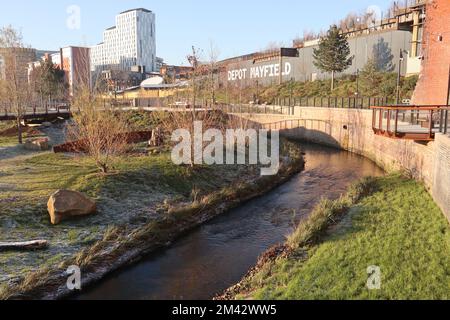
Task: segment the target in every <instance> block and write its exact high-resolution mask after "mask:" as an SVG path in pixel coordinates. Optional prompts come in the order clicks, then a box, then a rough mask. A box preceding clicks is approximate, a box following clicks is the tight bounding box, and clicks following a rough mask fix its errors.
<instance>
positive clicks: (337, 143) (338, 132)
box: [246, 107, 450, 221]
mask: <svg viewBox="0 0 450 320" xmlns="http://www.w3.org/2000/svg"><path fill="white" fill-rule="evenodd" d="M246 117H247V118H249V119H251V120H252V121H255V122H257V123H261V124H269V123H275V122H278V121H283V120H289V119H291V120H292V121H287V122H285V123H284V124H279V125H278V128H280V126H281V125H282V127H281V128H285V127H286V128H287V129H286V130H283V131H282V132H283V133H284V134H285V135H287V136H290V137H293V138H298V139H303V140H306V141H311V142H316V143H320V144H325V145H330V146H334V147H338V148H342V149H345V150H348V151H350V152H353V153H357V154H360V155H363V156H365V157H367V158H369V159H371V160H373V161H375V162H376V163H377V164H378V165H380V166H381V167H382V168H384V169H385V170H386V171H396V170H401V171H405V172H407V173H408V174H410V175H411V176H412V177H413V178H415V179H417V180H420V181H423V182H424V184H425V185H426V187H427V188H428V189H429V190H430V193H431V194H432V195H433V197H434V199H435V200H436V202H437V203H438V205H439V206H440V207H441V208H442V210H443V211H444V212H445V214H446V216H447V218H448V219H449V221H450V185H449V182H450V136H444V135H438V136H437V139H436V141H434V142H429V143H417V142H414V141H409V140H398V139H390V138H385V137H381V136H377V135H375V134H374V133H373V131H372V111H370V110H354V109H328V108H312V107H295V112H294V115H290V116H288V115H264V114H260V115H247V116H246ZM299 126H300V127H299ZM274 128H275V127H274Z"/></svg>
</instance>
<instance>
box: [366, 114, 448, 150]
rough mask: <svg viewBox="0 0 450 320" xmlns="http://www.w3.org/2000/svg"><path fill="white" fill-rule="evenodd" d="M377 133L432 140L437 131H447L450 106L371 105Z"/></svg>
mask: <svg viewBox="0 0 450 320" xmlns="http://www.w3.org/2000/svg"><path fill="white" fill-rule="evenodd" d="M371 109H372V110H373V120H372V128H373V131H374V133H375V134H376V135H380V136H385V137H388V138H391V139H404V140H414V141H425V142H426V141H432V140H434V138H435V136H436V133H439V132H442V133H447V130H448V120H449V119H448V111H449V110H450V108H449V106H389V107H378V106H376V107H371Z"/></svg>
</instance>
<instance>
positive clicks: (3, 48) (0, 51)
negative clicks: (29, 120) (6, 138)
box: [0, 26, 31, 144]
mask: <svg viewBox="0 0 450 320" xmlns="http://www.w3.org/2000/svg"><path fill="white" fill-rule="evenodd" d="M26 50H27V48H26V47H25V46H24V44H23V40H22V34H21V32H20V31H18V30H16V29H14V28H13V27H12V26H7V27H4V28H1V29H0V56H2V60H3V70H0V71H1V73H2V75H1V77H0V87H2V90H1V91H2V97H3V100H6V103H7V104H8V105H10V107H11V109H12V110H11V111H12V112H13V113H14V114H15V116H16V124H17V131H18V142H19V143H20V144H22V143H23V137H22V120H23V116H24V115H25V113H26V108H27V105H28V103H29V102H30V100H31V90H30V86H29V84H28V79H27V71H26V69H27V65H26V64H25V63H24V61H23V59H21V58H20V57H21V56H22V55H23V54H25V53H26ZM22 63H24V64H23V65H22Z"/></svg>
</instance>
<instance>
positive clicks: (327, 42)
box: [313, 25, 354, 91]
mask: <svg viewBox="0 0 450 320" xmlns="http://www.w3.org/2000/svg"><path fill="white" fill-rule="evenodd" d="M313 57H314V62H313V63H314V65H315V66H316V67H317V68H319V69H320V70H322V71H325V72H331V90H332V91H333V90H334V78H335V74H336V72H343V71H345V70H346V69H348V67H350V66H351V65H352V63H353V58H354V56H352V57H350V46H349V44H348V41H347V39H346V38H345V36H344V35H343V34H342V33H341V30H340V29H339V28H338V27H337V26H336V25H333V26H331V28H330V30H328V32H327V35H326V36H325V37H323V38H321V40H320V43H319V48H317V49H314V52H313Z"/></svg>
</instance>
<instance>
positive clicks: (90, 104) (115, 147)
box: [68, 88, 128, 173]
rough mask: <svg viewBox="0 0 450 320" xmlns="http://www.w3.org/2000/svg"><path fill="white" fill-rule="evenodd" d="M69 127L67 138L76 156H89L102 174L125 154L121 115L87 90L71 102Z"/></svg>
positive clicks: (125, 131) (124, 128)
mask: <svg viewBox="0 0 450 320" xmlns="http://www.w3.org/2000/svg"><path fill="white" fill-rule="evenodd" d="M73 106H74V108H75V111H74V112H73V125H72V126H71V127H69V130H68V136H69V137H70V138H71V139H73V140H74V141H75V143H74V146H75V147H76V148H77V149H78V151H80V152H84V153H86V154H87V155H89V156H91V157H92V158H93V159H94V160H95V163H96V165H97V166H98V168H99V169H100V170H101V171H102V172H103V173H108V172H109V170H110V169H111V165H112V163H113V162H114V160H115V158H116V157H118V156H120V155H122V154H124V153H125V152H126V151H127V148H128V146H127V132H128V124H127V121H126V119H125V118H124V113H120V112H115V111H114V110H113V109H112V107H109V106H107V105H104V104H103V103H102V100H101V98H100V96H99V95H97V94H95V93H92V92H91V91H90V90H89V88H85V89H83V90H81V89H79V90H78V92H77V94H76V96H74V98H73Z"/></svg>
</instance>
